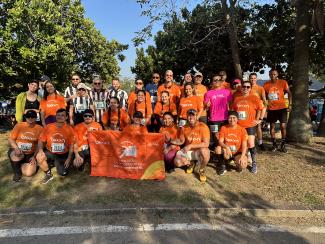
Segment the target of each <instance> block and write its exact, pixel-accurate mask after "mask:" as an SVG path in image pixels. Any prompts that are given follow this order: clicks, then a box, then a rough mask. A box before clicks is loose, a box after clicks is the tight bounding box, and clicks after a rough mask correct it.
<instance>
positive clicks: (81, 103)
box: [71, 96, 93, 114]
mask: <svg viewBox="0 0 325 244" xmlns="http://www.w3.org/2000/svg"><path fill="white" fill-rule="evenodd" d="M71 104H72V105H73V108H74V113H75V114H81V113H83V112H84V111H85V110H86V109H89V108H90V105H93V101H92V99H91V98H90V97H89V96H86V97H75V98H74V99H72V100H71Z"/></svg>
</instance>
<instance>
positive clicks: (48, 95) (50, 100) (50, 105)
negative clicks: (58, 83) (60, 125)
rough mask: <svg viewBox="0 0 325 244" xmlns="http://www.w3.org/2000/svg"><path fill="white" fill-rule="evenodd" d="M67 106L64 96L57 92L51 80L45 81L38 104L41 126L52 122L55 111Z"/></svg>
mask: <svg viewBox="0 0 325 244" xmlns="http://www.w3.org/2000/svg"><path fill="white" fill-rule="evenodd" d="M66 106H67V104H66V102H65V98H64V97H63V96H61V95H59V94H58V92H57V91H56V89H55V86H54V84H53V83H52V82H51V81H46V82H45V90H44V97H43V99H42V100H41V104H40V113H41V121H42V125H43V127H45V126H46V125H48V124H51V123H54V122H55V118H56V111H58V110H59V109H65V108H66Z"/></svg>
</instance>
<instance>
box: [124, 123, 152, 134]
mask: <svg viewBox="0 0 325 244" xmlns="http://www.w3.org/2000/svg"><path fill="white" fill-rule="evenodd" d="M122 133H128V134H131V135H133V134H141V135H143V134H146V133H148V129H147V126H135V125H134V124H130V125H127V126H125V127H124V129H123V131H122Z"/></svg>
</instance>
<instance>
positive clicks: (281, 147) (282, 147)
mask: <svg viewBox="0 0 325 244" xmlns="http://www.w3.org/2000/svg"><path fill="white" fill-rule="evenodd" d="M280 151H281V152H284V153H287V152H288V150H287V148H286V144H285V143H281V146H280Z"/></svg>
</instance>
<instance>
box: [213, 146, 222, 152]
mask: <svg viewBox="0 0 325 244" xmlns="http://www.w3.org/2000/svg"><path fill="white" fill-rule="evenodd" d="M214 152H215V153H216V154H222V150H221V147H220V146H217V147H216V148H215V149H214Z"/></svg>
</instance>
